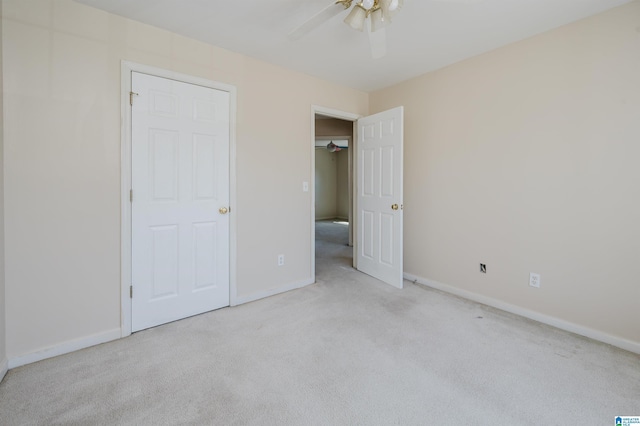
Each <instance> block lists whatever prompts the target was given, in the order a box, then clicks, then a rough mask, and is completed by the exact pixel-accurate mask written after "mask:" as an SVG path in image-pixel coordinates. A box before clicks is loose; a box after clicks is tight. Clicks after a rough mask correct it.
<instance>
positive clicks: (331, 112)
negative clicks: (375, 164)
mask: <svg viewBox="0 0 640 426" xmlns="http://www.w3.org/2000/svg"><path fill="white" fill-rule="evenodd" d="M316 114H320V115H324V116H327V117H331V118H337V119H340V120H345V121H352V122H353V139H352V141H351V145H353V147H352V146H349V151H351V150H352V149H353V151H351V152H352V158H351V160H352V163H353V169H352V170H351V174H352V176H355V173H357V169H358V167H357V155H356V152H357V151H355V148H356V146H357V140H358V135H357V130H358V125H357V123H358V119H359V118H360V117H362V116H361V115H359V114H354V113H351V112H345V111H340V110H337V109H333V108H326V107H323V106H319V105H312V106H311V143H310V144H309V147H310V148H311V185H310V186H311V203H310V204H311V278H312V279H314V281H315V277H316V148H315V141H316ZM351 191H352V194H354V196H353V206H352V211H353V215H352V216H353V217H352V218H351V219H352V221H353V223H352V224H350V225H351V226H352V227H353V250H354V256H353V267H354V268H357V264H356V262H357V256H355V251H356V250H357V241H358V238H357V235H358V227H357V217H356V216H357V211H358V210H357V205H356V198H357V197H355V194H356V179H352V185H351Z"/></svg>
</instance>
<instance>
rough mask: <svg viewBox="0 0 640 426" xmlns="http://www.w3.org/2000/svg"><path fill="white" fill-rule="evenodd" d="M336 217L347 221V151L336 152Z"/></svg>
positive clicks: (348, 181)
mask: <svg viewBox="0 0 640 426" xmlns="http://www.w3.org/2000/svg"><path fill="white" fill-rule="evenodd" d="M336 163H337V164H336V168H337V170H336V172H337V181H336V216H335V217H337V218H339V219H349V183H350V180H349V149H343V150H342V151H338V152H336Z"/></svg>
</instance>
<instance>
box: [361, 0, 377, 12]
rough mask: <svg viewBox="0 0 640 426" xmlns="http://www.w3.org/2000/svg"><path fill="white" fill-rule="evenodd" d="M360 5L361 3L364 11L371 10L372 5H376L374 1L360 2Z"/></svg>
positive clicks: (365, 0)
mask: <svg viewBox="0 0 640 426" xmlns="http://www.w3.org/2000/svg"><path fill="white" fill-rule="evenodd" d="M360 3H362V7H364V8H365V9H366V10H369V9H371V8H372V7H373V5H374V4H376V2H375V0H362V1H361V2H360Z"/></svg>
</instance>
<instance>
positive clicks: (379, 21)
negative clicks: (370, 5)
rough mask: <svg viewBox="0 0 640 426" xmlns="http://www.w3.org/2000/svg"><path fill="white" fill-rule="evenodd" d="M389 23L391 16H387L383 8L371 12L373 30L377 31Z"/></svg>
mask: <svg viewBox="0 0 640 426" xmlns="http://www.w3.org/2000/svg"><path fill="white" fill-rule="evenodd" d="M388 24H389V18H387V17H385V15H384V12H383V11H382V8H378V9H376V10H374V11H373V12H371V31H372V32H376V31H378V30H381V29H382V28H385V27H386V26H387V25H388Z"/></svg>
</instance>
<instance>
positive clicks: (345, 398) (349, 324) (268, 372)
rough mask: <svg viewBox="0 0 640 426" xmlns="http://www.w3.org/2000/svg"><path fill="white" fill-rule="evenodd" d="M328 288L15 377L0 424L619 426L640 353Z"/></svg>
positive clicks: (342, 248) (334, 240)
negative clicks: (619, 418)
mask: <svg viewBox="0 0 640 426" xmlns="http://www.w3.org/2000/svg"><path fill="white" fill-rule="evenodd" d="M340 227H341V225H335V224H333V223H331V222H321V223H319V224H318V240H317V253H318V260H317V263H316V265H317V281H318V282H317V283H316V284H314V285H311V286H308V287H305V288H303V289H300V290H296V291H291V292H288V293H285V294H282V295H278V296H274V297H270V298H267V299H263V300H260V301H257V302H253V303H249V304H246V305H242V306H239V307H234V308H226V309H221V310H218V311H214V312H210V313H207V314H204V315H199V316H196V317H192V318H188V319H185V320H182V321H178V322H175V323H171V324H167V325H164V326H161V327H156V328H154V329H150V330H146V331H142V332H139V333H135V334H134V335H132V336H131V337H129V338H126V339H121V340H118V341H115V342H111V343H107V344H103V345H100V346H96V347H92V348H89V349H85V350H82V351H78V352H75V353H71V354H67V355H64V356H60V357H57V358H53V359H49V360H45V361H41V362H38V363H34V364H31V365H27V366H24V367H20V368H16V369H14V370H11V371H9V373H8V374H7V376H6V378H5V379H4V381H3V382H2V383H1V384H0V425H4V426H9V425H67V424H72V425H177V424H184V425H458V424H460V425H492V426H495V425H535V426H540V425H545V426H548V425H583V426H584V425H594V426H595V425H598V426H600V425H613V424H614V417H615V416H617V415H640V356H638V355H635V354H632V353H629V352H625V351H622V350H619V349H616V348H614V347H611V346H608V345H605V344H602V343H598V342H594V341H591V340H588V339H585V338H582V337H579V336H575V335H572V334H569V333H566V332H563V331H560V330H557V329H554V328H551V327H547V326H544V325H542V324H539V323H536V322H533V321H529V320H526V319H523V318H520V317H517V316H514V315H511V314H507V313H505V312H501V311H498V310H495V309H492V308H489V307H486V306H483V305H480V304H477V303H472V302H469V301H466V300H463V299H460V298H457V297H453V296H450V295H448V294H444V293H441V292H438V291H434V290H430V289H428V288H425V287H422V286H418V285H414V284H411V283H408V282H406V283H405V284H406V286H405V289H404V290H396V289H394V288H391V287H390V286H387V285H385V284H382V283H380V282H378V281H376V280H375V279H372V278H369V277H367V276H366V275H363V274H360V273H358V272H356V271H354V270H353V269H352V268H351V267H350V264H351V263H350V262H351V261H350V248H348V247H347V246H346V242H347V237H346V233H345V231H344V229H345V228H344V227H342V231H341V230H340Z"/></svg>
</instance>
